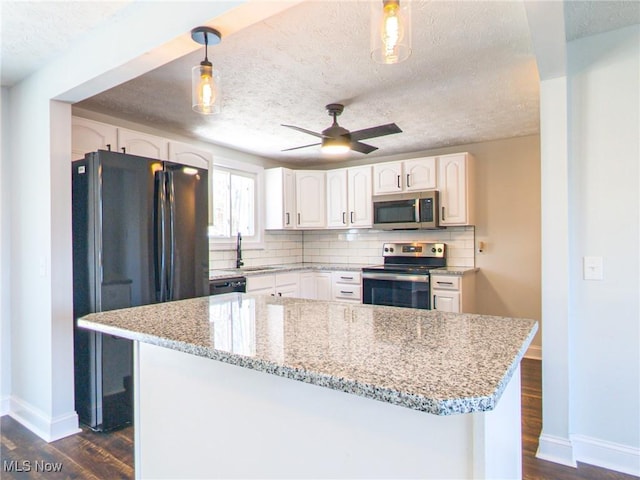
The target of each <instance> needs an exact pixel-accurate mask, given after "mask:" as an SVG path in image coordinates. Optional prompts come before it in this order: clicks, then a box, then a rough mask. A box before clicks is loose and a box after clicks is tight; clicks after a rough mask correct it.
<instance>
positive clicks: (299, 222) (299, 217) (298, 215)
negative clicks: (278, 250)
mask: <svg viewBox="0 0 640 480" xmlns="http://www.w3.org/2000/svg"><path fill="white" fill-rule="evenodd" d="M443 208H444V207H443ZM298 225H300V214H299V213H298Z"/></svg>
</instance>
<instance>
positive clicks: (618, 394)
mask: <svg viewBox="0 0 640 480" xmlns="http://www.w3.org/2000/svg"><path fill="white" fill-rule="evenodd" d="M566 47H567V56H566V58H567V72H566V76H563V75H561V76H558V77H556V78H549V79H543V81H542V83H541V114H540V117H541V146H542V148H541V156H542V218H543V224H542V232H543V235H542V238H543V243H542V252H543V255H542V262H543V271H542V287H543V289H542V301H543V311H542V313H543V320H544V324H545V329H544V331H543V372H542V376H543V397H542V398H543V408H542V410H543V430H542V435H541V436H540V442H539V449H538V456H539V457H542V458H546V459H549V460H552V461H557V462H559V463H565V464H568V465H573V466H575V465H576V461H577V462H585V463H590V464H594V465H598V466H601V467H605V468H609V469H613V470H618V471H621V472H625V473H630V474H633V475H637V476H640V325H639V320H640V307H639V300H638V297H639V290H640V282H639V280H640V278H639V275H640V265H639V263H640V262H639V253H640V252H639V244H640V232H639V219H640V199H639V195H638V189H639V187H640V178H639V174H640V168H639V167H640V165H639V164H640V135H639V133H640V27H639V26H637V25H636V26H633V27H628V28H624V29H620V30H618V31H614V32H609V33H604V34H600V35H595V36H592V37H588V38H583V39H579V40H575V41H573V42H570V43H568V44H567V45H566ZM584 256H599V257H602V258H603V263H604V277H603V279H602V280H585V279H584V278H583V270H582V261H583V257H584Z"/></svg>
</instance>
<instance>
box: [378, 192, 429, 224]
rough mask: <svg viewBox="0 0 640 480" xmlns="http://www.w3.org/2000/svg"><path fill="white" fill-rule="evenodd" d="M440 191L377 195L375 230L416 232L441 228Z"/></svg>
mask: <svg viewBox="0 0 640 480" xmlns="http://www.w3.org/2000/svg"><path fill="white" fill-rule="evenodd" d="M438 211H439V207H438V191H437V190H428V191H424V192H411V193H398V194H392V195H375V196H374V197H373V228H377V229H380V230H415V229H433V228H440V223H439V218H438Z"/></svg>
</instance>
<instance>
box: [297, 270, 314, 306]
mask: <svg viewBox="0 0 640 480" xmlns="http://www.w3.org/2000/svg"><path fill="white" fill-rule="evenodd" d="M298 294H299V296H300V298H308V299H311V300H313V299H314V298H316V272H302V273H300V284H299V292H298Z"/></svg>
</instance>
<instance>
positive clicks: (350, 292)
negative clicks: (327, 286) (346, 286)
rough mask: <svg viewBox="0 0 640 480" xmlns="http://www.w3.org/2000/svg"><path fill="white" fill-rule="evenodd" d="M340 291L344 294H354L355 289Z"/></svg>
mask: <svg viewBox="0 0 640 480" xmlns="http://www.w3.org/2000/svg"><path fill="white" fill-rule="evenodd" d="M340 293H342V294H347V293H348V294H349V295H353V290H349V291H346V290H340Z"/></svg>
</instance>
